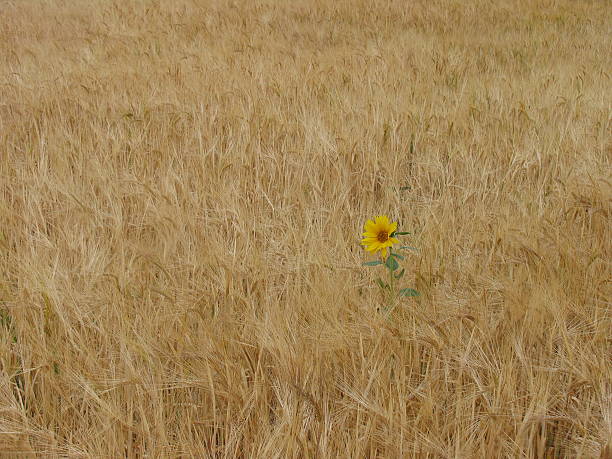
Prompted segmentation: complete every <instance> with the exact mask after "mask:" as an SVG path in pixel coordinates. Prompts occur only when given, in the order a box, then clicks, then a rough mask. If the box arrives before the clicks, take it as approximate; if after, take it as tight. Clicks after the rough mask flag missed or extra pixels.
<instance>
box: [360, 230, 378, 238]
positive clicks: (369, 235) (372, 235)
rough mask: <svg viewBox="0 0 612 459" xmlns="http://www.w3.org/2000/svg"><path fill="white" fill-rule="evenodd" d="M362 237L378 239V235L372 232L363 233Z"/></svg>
mask: <svg viewBox="0 0 612 459" xmlns="http://www.w3.org/2000/svg"><path fill="white" fill-rule="evenodd" d="M361 235H362V236H365V237H376V233H372V232H370V231H366V232H365V233H361Z"/></svg>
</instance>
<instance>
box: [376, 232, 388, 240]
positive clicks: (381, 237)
mask: <svg viewBox="0 0 612 459" xmlns="http://www.w3.org/2000/svg"><path fill="white" fill-rule="evenodd" d="M376 239H378V242H387V241H388V240H389V233H388V232H387V231H381V232H379V233H378V235H377V236H376Z"/></svg>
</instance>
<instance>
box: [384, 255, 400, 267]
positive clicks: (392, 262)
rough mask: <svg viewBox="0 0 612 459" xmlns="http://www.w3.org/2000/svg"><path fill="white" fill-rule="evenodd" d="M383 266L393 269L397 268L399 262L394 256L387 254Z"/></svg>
mask: <svg viewBox="0 0 612 459" xmlns="http://www.w3.org/2000/svg"><path fill="white" fill-rule="evenodd" d="M385 266H386V267H387V268H389V269H390V270H391V271H395V270H396V269H397V268H399V263H398V262H397V260H396V259H395V258H394V257H392V256H389V257H388V258H387V261H386V262H385Z"/></svg>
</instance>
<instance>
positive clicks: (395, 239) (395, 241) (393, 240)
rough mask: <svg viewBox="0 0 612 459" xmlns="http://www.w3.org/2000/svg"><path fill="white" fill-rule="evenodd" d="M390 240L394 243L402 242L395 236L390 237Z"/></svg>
mask: <svg viewBox="0 0 612 459" xmlns="http://www.w3.org/2000/svg"><path fill="white" fill-rule="evenodd" d="M389 241H390V242H391V243H392V244H399V243H400V241H399V239H397V238H395V237H390V238H389Z"/></svg>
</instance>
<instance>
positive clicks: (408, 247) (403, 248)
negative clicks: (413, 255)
mask: <svg viewBox="0 0 612 459" xmlns="http://www.w3.org/2000/svg"><path fill="white" fill-rule="evenodd" d="M400 249H402V250H406V249H409V250H419V249H417V248H416V247H410V246H409V245H402V246H401V247H400Z"/></svg>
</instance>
